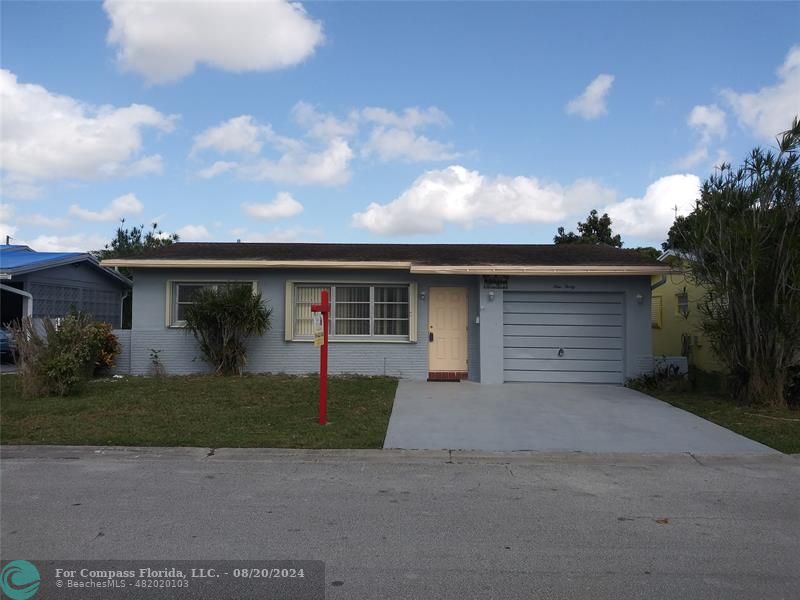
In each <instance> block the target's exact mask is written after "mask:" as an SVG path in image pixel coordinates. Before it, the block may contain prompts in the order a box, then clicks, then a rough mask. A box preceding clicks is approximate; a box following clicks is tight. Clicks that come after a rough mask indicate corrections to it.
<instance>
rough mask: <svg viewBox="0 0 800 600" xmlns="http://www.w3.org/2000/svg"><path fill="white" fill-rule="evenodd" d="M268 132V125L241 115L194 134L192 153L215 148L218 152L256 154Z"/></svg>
mask: <svg viewBox="0 0 800 600" xmlns="http://www.w3.org/2000/svg"><path fill="white" fill-rule="evenodd" d="M269 133H270V128H269V127H268V126H264V125H259V124H257V123H256V122H255V120H254V119H253V117H252V116H250V115H241V116H239V117H234V118H232V119H228V120H227V121H225V122H223V123H220V124H219V125H217V126H215V127H209V128H208V129H206V130H205V131H203V132H202V133H201V134H199V135H197V136H195V138H194V145H193V146H192V154H195V153H197V152H200V151H202V150H208V149H213V150H216V151H217V152H219V153H220V154H226V153H229V152H236V153H249V154H258V153H259V152H261V147H262V146H263V145H264V141H263V139H264V137H265V136H266V135H269Z"/></svg>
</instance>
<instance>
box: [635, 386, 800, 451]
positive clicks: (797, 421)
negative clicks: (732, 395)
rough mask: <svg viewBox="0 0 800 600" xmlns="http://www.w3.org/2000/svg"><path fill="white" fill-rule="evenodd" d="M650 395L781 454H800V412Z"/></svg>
mask: <svg viewBox="0 0 800 600" xmlns="http://www.w3.org/2000/svg"><path fill="white" fill-rule="evenodd" d="M646 393H648V394H650V395H651V396H655V397H656V398H658V399H660V400H664V401H665V402H669V403H670V404H672V405H673V406H677V407H678V408H682V409H683V410H686V411H689V412H691V413H694V414H696V415H698V416H700V417H703V418H704V419H708V420H709V421H711V422H712V423H716V424H717V425H721V426H722V427H726V428H727V429H730V430H732V431H735V432H736V433H738V434H741V435H743V436H745V437H749V438H750V439H751V440H755V441H757V442H761V443H762V444H764V445H766V446H769V447H770V448H775V450H779V451H780V452H785V453H787V454H797V453H800V410H796V409H795V410H786V409H784V410H777V409H768V408H759V407H752V406H739V405H738V404H735V403H734V402H733V401H732V400H730V399H728V398H726V397H724V396H721V395H719V394H712V393H708V392H662V391H648V392H646Z"/></svg>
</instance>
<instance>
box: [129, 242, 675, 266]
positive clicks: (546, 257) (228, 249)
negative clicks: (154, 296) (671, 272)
mask: <svg viewBox="0 0 800 600" xmlns="http://www.w3.org/2000/svg"><path fill="white" fill-rule="evenodd" d="M135 260H148V261H149V260H169V261H181V260H225V261H236V260H265V261H348V262H350V261H355V262H410V263H412V264H415V265H439V266H463V265H541V266H612V265H613V266H641V267H650V266H653V267H663V264H662V263H659V262H658V261H657V260H655V259H653V258H649V257H647V256H644V255H642V254H639V253H638V252H637V251H635V250H624V249H618V248H612V247H610V246H605V245H592V244H560V245H553V244H301V243H293V244H290V243H222V242H214V243H207V242H179V243H176V244H171V245H169V246H164V247H162V248H157V249H155V250H151V251H148V252H146V253H145V254H141V255H139V256H137V257H136V259H135Z"/></svg>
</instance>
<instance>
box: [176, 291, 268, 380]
mask: <svg viewBox="0 0 800 600" xmlns="http://www.w3.org/2000/svg"><path fill="white" fill-rule="evenodd" d="M271 314H272V309H271V308H267V307H266V306H265V305H264V302H263V300H262V299H261V292H255V293H254V292H253V288H252V287H251V286H250V285H249V284H248V285H242V284H226V285H218V286H214V287H207V288H202V289H200V290H198V291H197V292H195V293H194V295H193V297H192V304H191V305H189V306H188V307H187V309H186V328H187V330H189V331H191V332H192V334H194V337H195V339H197V342H198V344H199V345H200V351H201V352H202V354H203V359H204V360H205V361H206V362H207V363H209V364H210V365H211V366H212V367H213V368H214V371H215V372H216V373H220V374H222V375H240V374H241V373H242V371H243V370H244V367H245V366H246V365H247V344H246V342H247V338H249V337H252V336H254V335H263V334H264V333H265V332H266V331H267V330H268V329H269V328H270V326H271V323H270V315H271Z"/></svg>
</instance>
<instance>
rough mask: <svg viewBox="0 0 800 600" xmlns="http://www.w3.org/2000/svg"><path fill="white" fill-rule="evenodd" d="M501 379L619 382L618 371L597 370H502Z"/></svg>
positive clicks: (515, 380)
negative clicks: (502, 375) (603, 371)
mask: <svg viewBox="0 0 800 600" xmlns="http://www.w3.org/2000/svg"><path fill="white" fill-rule="evenodd" d="M503 379H504V380H505V381H508V382H512V383H514V382H519V383H523V382H540V383H620V381H621V374H620V373H602V372H600V373H599V372H597V371H589V372H586V371H583V372H581V371H514V370H508V371H504V377H503Z"/></svg>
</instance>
